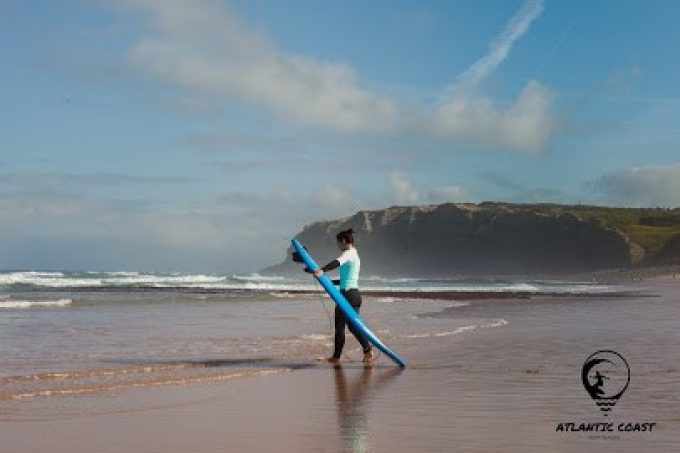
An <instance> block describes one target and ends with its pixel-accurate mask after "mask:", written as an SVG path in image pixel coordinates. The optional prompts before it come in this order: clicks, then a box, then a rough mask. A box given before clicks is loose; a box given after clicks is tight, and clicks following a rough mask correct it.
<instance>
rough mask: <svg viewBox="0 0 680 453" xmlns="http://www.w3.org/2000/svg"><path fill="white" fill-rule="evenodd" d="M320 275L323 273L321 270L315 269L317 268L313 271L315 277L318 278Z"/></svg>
mask: <svg viewBox="0 0 680 453" xmlns="http://www.w3.org/2000/svg"><path fill="white" fill-rule="evenodd" d="M322 275H323V270H321V269H317V270H315V271H314V276H315V277H316V278H319V277H321V276H322Z"/></svg>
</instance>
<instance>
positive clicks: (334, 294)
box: [293, 239, 406, 368]
mask: <svg viewBox="0 0 680 453" xmlns="http://www.w3.org/2000/svg"><path fill="white" fill-rule="evenodd" d="M293 248H295V251H296V252H297V253H298V256H300V258H301V259H302V261H303V262H304V263H305V265H306V266H307V268H308V269H309V270H311V271H312V272H314V271H316V270H317V269H319V265H318V264H316V263H315V262H314V260H313V259H312V257H311V256H310V255H309V253H308V252H307V250H306V249H305V248H304V247H303V246H302V244H300V241H298V240H297V239H293ZM317 280H318V281H319V283H321V286H323V288H324V289H325V290H326V292H327V293H328V295H329V296H331V299H333V301H334V302H335V303H336V304H337V306H338V307H339V308H340V310H342V312H343V313H344V314H345V317H346V318H347V320H348V321H349V322H351V323H352V325H353V326H354V327H355V328H356V329H357V330H358V331H359V332H360V333H361V334H362V335H363V336H364V338H366V339H367V340H368V341H370V342H371V344H373V345H374V346H375V347H376V348H378V349H380V350H381V351H382V352H383V353H385V355H387V356H388V357H389V358H390V359H392V360H394V362H395V363H396V364H397V365H399V366H400V367H402V368H404V367H405V366H406V363H405V362H404V361H403V360H402V359H401V357H399V356H398V355H397V354H395V353H394V352H392V350H391V349H390V348H388V347H387V346H385V345H384V344H383V342H382V341H380V339H378V337H376V336H375V334H374V333H373V332H371V330H370V329H369V328H368V327H367V326H366V324H365V323H364V321H363V320H362V319H361V317H360V316H359V313H357V312H356V310H355V309H354V307H352V306H351V305H350V303H349V302H347V299H345V296H343V295H342V293H341V292H340V290H339V289H338V288H336V287H335V285H334V284H333V282H332V281H331V280H330V279H329V278H328V277H327V276H326V275H325V274H324V275H322V276H321V277H318V278H317Z"/></svg>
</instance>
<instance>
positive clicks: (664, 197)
mask: <svg viewBox="0 0 680 453" xmlns="http://www.w3.org/2000/svg"><path fill="white" fill-rule="evenodd" d="M586 186H587V188H589V189H591V190H594V191H595V192H597V193H598V194H600V195H601V196H603V197H604V198H605V201H607V202H611V203H617V204H623V205H634V206H680V163H677V164H670V165H647V166H641V167H632V168H628V169H623V170H618V171H613V172H610V173H606V174H604V175H602V176H600V177H599V178H597V179H595V180H594V181H591V182H589V183H587V184H586Z"/></svg>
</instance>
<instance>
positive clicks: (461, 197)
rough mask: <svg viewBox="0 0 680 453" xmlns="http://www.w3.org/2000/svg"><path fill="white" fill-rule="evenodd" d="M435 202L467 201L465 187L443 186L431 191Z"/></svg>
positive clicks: (432, 200)
mask: <svg viewBox="0 0 680 453" xmlns="http://www.w3.org/2000/svg"><path fill="white" fill-rule="evenodd" d="M429 198H430V201H431V202H433V203H457V202H462V201H465V189H464V188H463V187H461V186H443V187H438V188H436V189H433V190H431V191H430V194H429Z"/></svg>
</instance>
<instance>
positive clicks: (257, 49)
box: [123, 0, 556, 152]
mask: <svg viewBox="0 0 680 453" xmlns="http://www.w3.org/2000/svg"><path fill="white" fill-rule="evenodd" d="M123 5H125V8H126V9H127V10H128V11H129V10H132V11H135V12H141V13H142V14H143V17H144V18H145V20H144V22H143V25H144V33H143V37H142V38H140V39H138V40H137V42H136V43H135V44H134V46H133V48H132V50H131V53H130V57H131V61H132V62H133V64H134V65H135V66H136V67H138V68H140V69H141V70H143V71H145V72H146V73H149V74H151V75H152V76H153V77H155V78H157V79H159V80H163V81H166V82H169V83H171V84H172V85H174V86H178V87H181V88H183V89H184V90H186V91H187V94H188V95H193V96H196V97H197V98H200V101H198V102H201V103H202V102H208V101H209V102H214V103H216V104H218V105H219V104H220V103H228V102H233V101H235V100H237V101H240V102H243V103H245V104H250V105H256V106H259V107H262V108H264V109H266V110H268V111H271V112H273V113H274V114H275V115H276V116H278V117H279V118H280V119H282V120H283V121H287V122H289V123H293V124H297V125H301V126H306V127H311V128H314V127H321V128H323V129H326V130H335V131H340V132H345V133H355V134H362V133H378V134H384V135H389V136H398V135H400V134H403V133H409V134H415V135H419V136H423V137H424V138H426V139H431V138H437V139H440V140H445V141H454V142H455V141H462V142H469V143H473V144H482V145H485V146H496V147H501V148H505V149H508V150H516V151H523V152H539V151H541V150H543V149H544V148H545V146H546V144H547V143H548V140H549V138H550V137H551V136H552V135H553V133H554V132H555V124H556V120H555V113H554V112H553V101H554V98H555V92H554V91H553V90H551V89H549V88H547V87H545V86H543V85H541V84H540V83H539V82H537V81H530V82H528V83H527V84H526V86H525V87H524V89H523V90H522V92H521V93H520V94H519V96H518V97H517V99H516V100H515V101H514V102H512V103H510V104H509V105H499V104H498V103H496V102H494V101H493V100H491V99H488V98H485V97H483V96H478V95H476V94H474V93H473V91H474V90H473V88H476V86H477V85H478V84H479V83H480V81H481V80H483V79H484V78H485V77H486V76H487V75H489V74H490V73H491V72H492V71H493V70H495V69H496V68H497V67H498V66H499V65H500V64H501V63H502V62H503V61H504V60H505V59H506V58H507V56H508V54H509V53H510V51H511V49H512V46H513V45H514V44H515V42H516V41H517V39H519V38H520V37H521V36H522V35H524V34H526V33H527V31H528V30H529V28H530V26H531V24H532V22H533V21H534V20H535V19H536V18H537V17H538V16H539V15H540V13H541V11H542V8H543V3H542V2H541V1H539V0H528V1H527V2H525V4H524V5H523V6H522V7H521V9H520V10H519V11H518V12H517V13H516V14H515V15H514V16H513V17H512V18H511V19H510V20H509V21H508V23H507V24H506V26H505V28H504V30H503V31H502V32H501V33H500V35H499V36H498V37H497V38H496V39H495V40H494V41H493V42H492V43H491V45H490V50H489V53H488V54H487V55H486V56H484V57H483V58H481V59H480V60H478V61H477V62H476V63H474V64H473V65H472V66H471V67H470V68H469V69H468V70H467V71H465V72H464V73H462V74H461V75H460V76H459V77H458V78H457V79H456V82H455V84H454V85H453V97H451V90H452V89H451V87H449V88H448V89H447V90H445V91H447V92H449V98H448V100H447V102H445V103H444V104H440V105H435V106H433V105H414V103H413V102H407V101H402V100H400V99H397V98H395V97H391V96H387V95H384V94H381V93H378V92H376V91H374V90H369V89H367V88H365V87H363V86H362V85H361V83H360V81H359V78H358V76H357V73H356V72H355V70H354V69H353V68H352V67H350V66H349V65H347V64H345V63H343V62H339V61H321V60H317V59H314V58H310V57H306V56H302V55H295V54H292V53H287V52H284V51H283V50H281V49H279V48H278V47H277V45H276V44H275V42H274V41H273V40H272V39H271V38H269V37H268V36H267V35H266V34H265V33H264V32H263V31H262V30H252V29H249V28H248V27H247V26H246V25H245V24H244V23H242V22H241V21H240V20H239V19H238V18H237V17H236V16H235V15H234V14H233V13H232V12H231V11H230V10H229V9H228V8H227V7H226V6H225V5H224V4H220V3H217V2H214V1H211V0H124V2H123ZM463 87H464V89H463ZM416 104H417V103H416ZM416 112H417V113H416Z"/></svg>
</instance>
